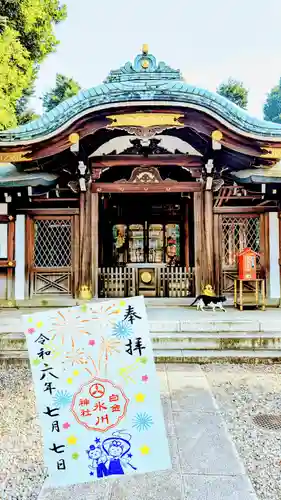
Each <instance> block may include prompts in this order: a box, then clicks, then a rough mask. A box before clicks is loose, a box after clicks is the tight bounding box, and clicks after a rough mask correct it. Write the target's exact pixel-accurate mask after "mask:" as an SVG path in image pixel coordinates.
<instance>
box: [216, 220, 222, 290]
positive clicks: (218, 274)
mask: <svg viewBox="0 0 281 500" xmlns="http://www.w3.org/2000/svg"><path fill="white" fill-rule="evenodd" d="M221 237H222V234H221V228H220V216H219V215H218V214H215V215H214V289H215V291H216V294H217V295H221V244H220V238H221Z"/></svg>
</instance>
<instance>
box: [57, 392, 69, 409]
mask: <svg viewBox="0 0 281 500" xmlns="http://www.w3.org/2000/svg"><path fill="white" fill-rule="evenodd" d="M53 401H54V404H55V405H57V406H58V407H59V408H64V407H65V406H67V405H69V404H70V403H71V401H72V394H70V393H69V392H67V391H57V392H56V394H55V396H54V398H53Z"/></svg>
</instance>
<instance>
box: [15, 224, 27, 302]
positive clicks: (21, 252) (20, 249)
mask: <svg viewBox="0 0 281 500" xmlns="http://www.w3.org/2000/svg"><path fill="white" fill-rule="evenodd" d="M15 250H16V252H15V253H16V270H15V299H16V300H23V299H24V298H25V297H24V296H25V215H17V218H16V236H15Z"/></svg>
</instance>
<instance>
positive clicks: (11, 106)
mask: <svg viewBox="0 0 281 500" xmlns="http://www.w3.org/2000/svg"><path fill="white" fill-rule="evenodd" d="M0 61H1V63H0V130H5V129H6V128H9V127H14V126H16V124H17V117H16V106H17V101H18V99H20V98H21V96H22V94H23V92H24V89H26V88H27V87H28V85H29V84H30V81H31V79H32V74H33V70H32V63H31V61H30V56H29V53H28V51H27V50H26V48H25V47H23V46H22V45H21V43H20V41H19V39H18V33H17V31H15V30H13V29H12V28H10V27H7V28H6V29H5V30H4V31H3V32H2V33H0Z"/></svg>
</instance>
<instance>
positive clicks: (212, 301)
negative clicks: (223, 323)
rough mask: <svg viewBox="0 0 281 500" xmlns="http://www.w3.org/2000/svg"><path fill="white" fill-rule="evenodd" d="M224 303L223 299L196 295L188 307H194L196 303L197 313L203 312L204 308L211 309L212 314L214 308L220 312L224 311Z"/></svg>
mask: <svg viewBox="0 0 281 500" xmlns="http://www.w3.org/2000/svg"><path fill="white" fill-rule="evenodd" d="M225 301H226V298H225V297H210V296H209V295H198V297H196V299H195V300H194V302H192V304H190V306H194V304H196V303H197V311H198V310H199V309H200V311H205V309H204V307H212V309H213V312H215V310H216V307H217V308H218V309H220V310H221V311H224V312H226V311H225V309H224V307H223V302H225Z"/></svg>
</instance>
